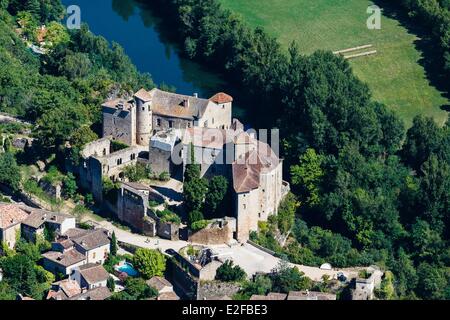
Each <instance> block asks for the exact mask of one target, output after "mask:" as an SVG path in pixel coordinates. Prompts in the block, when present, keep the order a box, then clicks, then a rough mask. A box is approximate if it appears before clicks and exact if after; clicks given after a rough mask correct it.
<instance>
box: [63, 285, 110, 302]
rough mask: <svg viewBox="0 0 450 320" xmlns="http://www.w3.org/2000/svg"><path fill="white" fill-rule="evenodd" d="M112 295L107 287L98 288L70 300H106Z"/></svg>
mask: <svg viewBox="0 0 450 320" xmlns="http://www.w3.org/2000/svg"><path fill="white" fill-rule="evenodd" d="M111 295H112V293H111V291H109V289H108V288H107V287H97V288H94V289H91V290H88V291H86V292H83V293H81V294H79V295H76V296H73V297H72V298H69V300H106V299H108V298H109V297H110V296H111Z"/></svg>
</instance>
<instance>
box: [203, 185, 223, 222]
mask: <svg viewBox="0 0 450 320" xmlns="http://www.w3.org/2000/svg"><path fill="white" fill-rule="evenodd" d="M227 191H228V181H227V179H226V178H225V177H224V176H214V177H213V178H212V179H211V180H210V181H209V185H208V193H207V194H206V197H205V215H206V216H208V217H214V216H216V214H217V211H218V209H219V208H220V207H221V206H223V205H224V202H223V201H224V199H225V195H226V194H227Z"/></svg>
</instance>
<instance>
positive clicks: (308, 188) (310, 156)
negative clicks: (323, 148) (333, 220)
mask: <svg viewBox="0 0 450 320" xmlns="http://www.w3.org/2000/svg"><path fill="white" fill-rule="evenodd" d="M322 163H323V157H322V156H320V155H318V154H317V153H316V151H315V150H314V149H307V150H306V153H305V154H304V155H302V156H301V157H300V164H298V165H294V166H292V167H291V176H292V183H293V184H294V186H298V187H299V189H300V190H301V193H302V195H303V197H304V199H305V202H306V203H307V204H308V205H310V206H314V205H317V204H318V203H319V192H320V183H321V181H322V178H323V176H324V171H323V169H322V168H321V166H322Z"/></svg>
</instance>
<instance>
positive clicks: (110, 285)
mask: <svg viewBox="0 0 450 320" xmlns="http://www.w3.org/2000/svg"><path fill="white" fill-rule="evenodd" d="M106 286H107V287H108V289H109V290H110V291H111V292H114V290H115V289H116V283H115V281H114V278H113V277H109V278H108V280H107V281H106Z"/></svg>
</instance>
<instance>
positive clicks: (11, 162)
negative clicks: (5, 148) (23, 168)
mask: <svg viewBox="0 0 450 320" xmlns="http://www.w3.org/2000/svg"><path fill="white" fill-rule="evenodd" d="M20 180H21V176H20V169H19V166H18V165H17V162H16V159H15V158H14V155H13V154H12V153H9V152H5V153H2V154H0V182H1V183H4V184H6V185H8V186H9V187H11V189H13V190H14V191H17V190H19V186H20Z"/></svg>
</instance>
